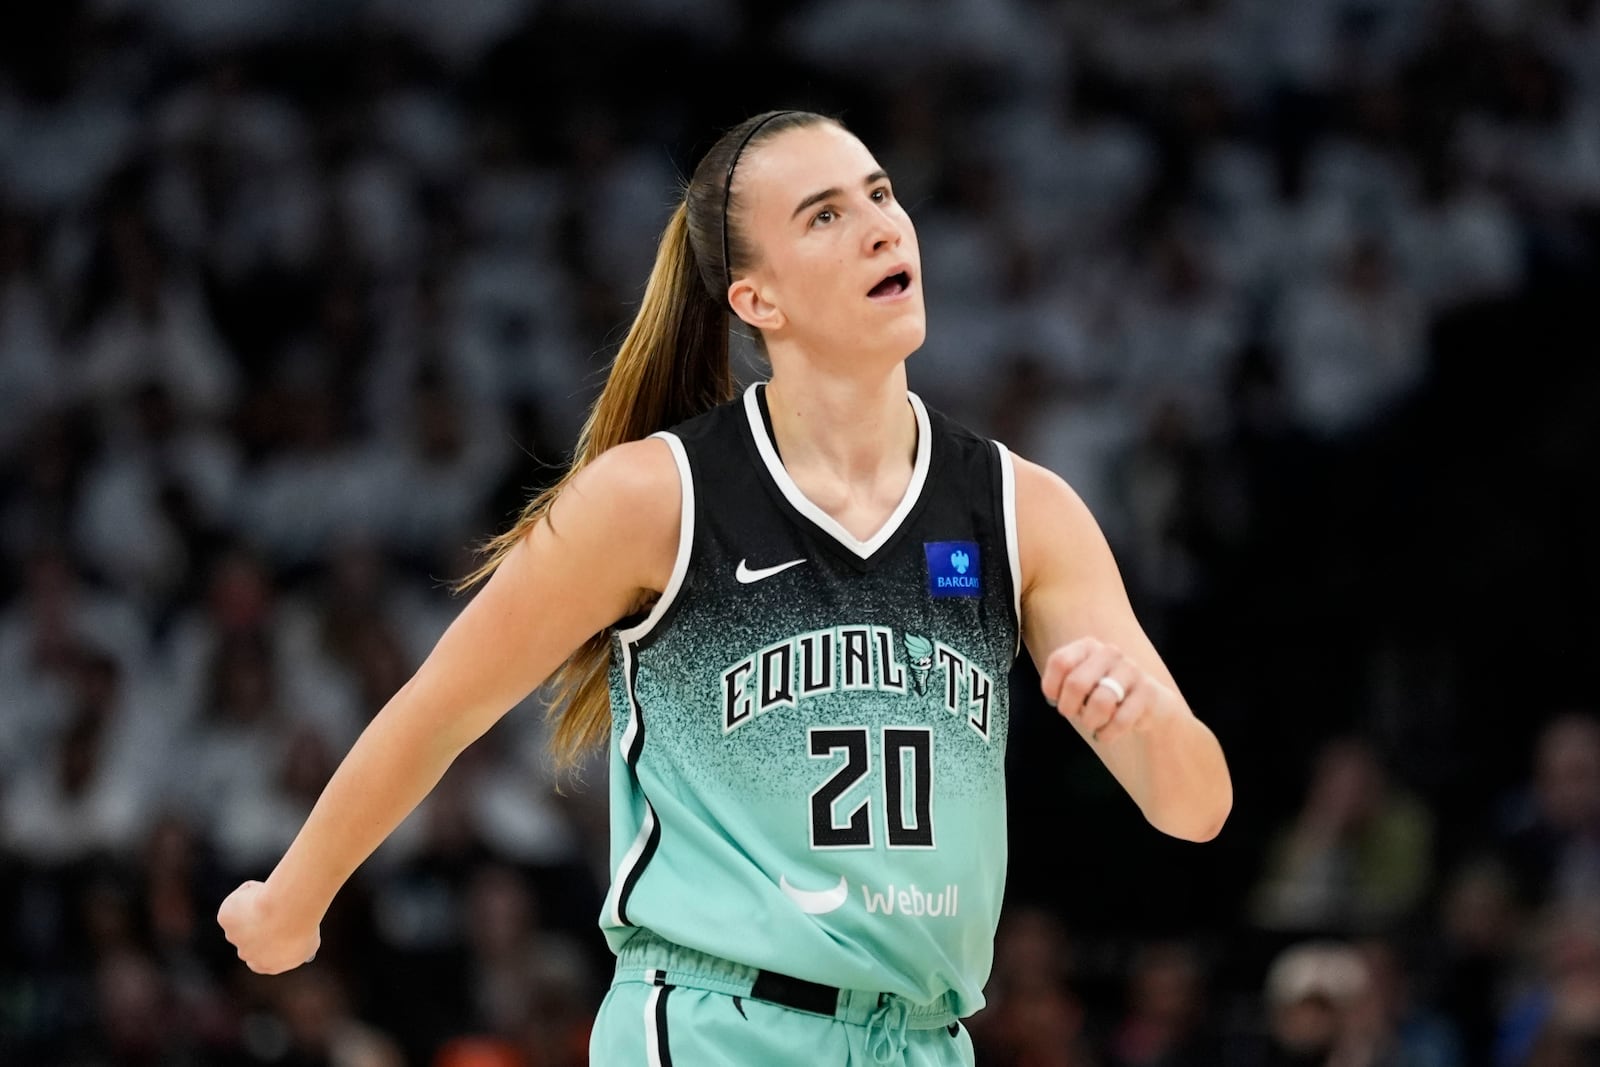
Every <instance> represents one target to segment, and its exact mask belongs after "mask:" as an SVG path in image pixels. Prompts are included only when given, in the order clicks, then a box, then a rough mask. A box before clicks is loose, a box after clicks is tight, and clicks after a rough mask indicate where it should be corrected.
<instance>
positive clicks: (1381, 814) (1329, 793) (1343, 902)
mask: <svg viewBox="0 0 1600 1067" xmlns="http://www.w3.org/2000/svg"><path fill="white" fill-rule="evenodd" d="M1432 849H1433V820H1432V816H1431V815H1430V814H1429V813H1428V811H1427V809H1426V808H1424V807H1423V806H1422V805H1421V804H1420V803H1419V802H1418V800H1417V799H1416V797H1415V796H1413V795H1412V794H1411V793H1409V792H1408V791H1407V790H1405V789H1404V788H1402V787H1400V786H1399V785H1397V784H1395V783H1393V782H1392V781H1391V780H1390V777H1389V774H1388V772H1387V771H1386V770H1385V769H1384V767H1383V765H1382V763H1380V762H1379V759H1378V754H1377V753H1376V752H1375V751H1374V750H1373V748H1372V746H1371V745H1370V744H1368V743H1367V742H1365V741H1362V740H1359V739H1341V740H1335V741H1332V742H1330V743H1329V744H1327V745H1326V746H1325V747H1324V748H1323V749H1322V750H1321V751H1320V752H1319V753H1318V755H1317V759H1316V763H1315V766H1314V767H1313V768H1312V776H1311V780H1310V781H1309V783H1308V784H1307V790H1306V795H1305V799H1304V802H1303V804H1302V806H1301V808H1300V812H1299V814H1298V815H1297V816H1296V817H1295V819H1294V820H1293V822H1291V823H1289V824H1288V825H1286V826H1282V827H1280V829H1279V830H1278V831H1277V833H1276V834H1275V835H1274V838H1273V842H1272V846H1271V849H1270V851H1269V853H1268V859H1267V865H1266V868H1265V869H1264V871H1263V872H1262V875H1261V878H1260V880H1259V882H1258V883H1257V885H1256V888H1255V892H1254V896H1253V903H1252V914H1253V915H1254V917H1255V920H1256V922H1258V923H1260V924H1261V925H1263V926H1267V927H1271V928H1276V929H1288V930H1304V931H1316V930H1342V931H1347V932H1356V931H1366V930H1372V929H1378V928H1386V927H1388V926H1390V925H1391V924H1393V923H1395V922H1397V921H1400V920H1403V919H1406V918H1408V917H1410V916H1411V914H1412V913H1413V909H1415V908H1416V907H1417V905H1418V904H1419V903H1420V902H1421V901H1422V899H1423V894H1424V893H1425V892H1426V891H1427V890H1428V889H1429V886H1430V881H1431V879H1432V875H1433V855H1432Z"/></svg>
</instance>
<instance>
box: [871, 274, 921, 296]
mask: <svg viewBox="0 0 1600 1067" xmlns="http://www.w3.org/2000/svg"><path fill="white" fill-rule="evenodd" d="M909 288H911V274H910V272H909V271H903V270H902V271H897V272H895V273H894V274H891V275H889V276H888V277H887V278H885V279H883V281H881V282H879V283H878V284H877V285H874V286H873V287H872V289H871V290H870V291H868V293H867V296H868V297H869V298H871V299H873V300H884V299H888V298H890V297H896V296H899V295H900V294H901V293H904V292H905V291H906V290H907V289H909Z"/></svg>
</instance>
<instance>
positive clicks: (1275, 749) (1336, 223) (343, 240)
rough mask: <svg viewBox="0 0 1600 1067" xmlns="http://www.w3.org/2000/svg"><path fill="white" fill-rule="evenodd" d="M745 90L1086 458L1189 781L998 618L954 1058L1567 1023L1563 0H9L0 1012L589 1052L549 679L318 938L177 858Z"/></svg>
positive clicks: (1589, 1051) (461, 491)
mask: <svg viewBox="0 0 1600 1067" xmlns="http://www.w3.org/2000/svg"><path fill="white" fill-rule="evenodd" d="M771 107H806V108H813V109H819V110H828V111H832V112H835V113H838V114H839V115H840V116H841V117H843V118H844V120H845V121H846V122H847V123H848V124H849V125H850V126H851V127H852V128H853V129H854V130H855V131H856V132H857V133H858V134H859V135H860V136H861V137H862V138H863V139H864V140H865V142H866V143H867V145H868V146H869V147H870V148H871V149H872V150H873V151H874V152H875V153H876V155H877V156H878V158H879V159H880V161H882V162H883V163H884V165H885V166H886V167H887V169H888V171H889V173H890V174H891V176H892V177H893V179H894V181H895V183H896V187H897V194H898V196H899V197H900V199H901V200H902V201H903V202H904V203H905V204H906V206H907V207H908V209H909V210H910V213H911V216H912V218H913V220H914V222H915V223H916V225H917V232H918V235H919V238H920V242H921V247H922V256H923V268H924V277H925V282H926V290H927V301H928V321H929V329H928V341H927V344H926V346H925V347H924V348H923V349H922V350H921V351H920V352H918V353H917V354H916V355H915V356H914V357H913V358H912V359H911V361H910V364H909V373H910V380H911V386H912V388H913V389H914V390H916V391H917V392H918V393H919V394H920V395H922V396H923V397H924V399H926V400H927V401H928V402H929V403H930V404H931V405H933V406H935V407H938V408H941V409H943V410H944V411H946V412H947V413H948V414H950V415H952V416H954V417H956V418H958V419H960V420H962V421H965V422H966V423H968V424H969V425H970V426H972V427H973V428H974V429H976V430H978V431H980V432H982V433H985V434H987V435H991V436H995V437H998V438H1000V439H1001V440H1003V441H1005V442H1007V443H1008V444H1009V445H1010V446H1011V447H1012V448H1014V449H1015V450H1016V451H1018V452H1019V453H1021V454H1022V455H1024V456H1027V457H1029V458H1031V459H1034V460H1036V461H1038V462H1041V463H1043V464H1045V465H1047V466H1049V467H1051V468H1053V469H1055V470H1056V471H1058V472H1059V473H1060V474H1062V475H1063V476H1064V477H1066V478H1067V479H1068V480H1069V481H1070V482H1071V483H1072V484H1073V485H1074V486H1075V487H1076V488H1077V490H1078V491H1079V492H1080V493H1081V494H1082V496H1083V497H1084V498H1085V500H1087V501H1088V502H1089V504H1090V506H1091V507H1092V508H1093V510H1094V512H1095V514H1096V515H1097V516H1098V518H1099V520H1100V522H1101V523H1102V526H1103V527H1104V529H1105V531H1106V533H1107V536H1108V537H1109V539H1110V541H1111V543H1112V545H1113V547H1114V549H1115V550H1116V552H1117V555H1118V559H1119V562H1120V565H1121V567H1122V570H1123V575H1124V578H1125V580H1126V582H1127V584H1128V586H1129V589H1130V592H1131V594H1132V596H1133V599H1134V603H1135V606H1136V608H1137V609H1138V611H1139V613H1140V617H1141V619H1142V620H1143V621H1144V623H1145V625H1146V627H1147V629H1148V630H1149V631H1150V633H1151V635H1152V637H1153V638H1154V640H1155V642H1156V644H1157V646H1158V647H1159V648H1160V649H1162V651H1163V654H1164V656H1165V657H1166V659H1167V661H1168V663H1169V665H1170V666H1171V667H1172V669H1173V671H1174V673H1175V675H1176V677H1177V678H1178V680H1179V682H1180V684H1181V685H1182V686H1183V688H1184V691H1185V694H1186V695H1187V697H1188V698H1189V701H1190V703H1191V704H1192V705H1193V707H1194V708H1195V709H1196V712H1197V713H1198V714H1199V715H1200V717H1201V718H1203V719H1204V720H1205V721H1206V722H1207V723H1209V724H1210V725H1211V727H1212V728H1213V730H1214V731H1215V732H1216V733H1217V735H1218V737H1219V738H1220V739H1221V741H1222V745H1223V748H1224V750H1225V751H1226V753H1227V755H1228V758H1229V762H1230V765H1231V768H1232V772H1233V776H1234V782H1235V788H1236V796H1235V805H1234V810H1233V814H1232V817H1231V819H1230V820H1229V822H1228V824H1227V826H1226V828H1225V829H1224V831H1223V833H1222V835H1221V836H1220V837H1219V838H1218V839H1216V840H1215V841H1213V842H1210V843H1208V844H1205V845H1192V844H1185V843H1181V842H1178V841H1176V840H1173V839H1168V838H1164V837H1162V836H1161V835H1160V834H1159V833H1157V832H1156V831H1155V830H1153V829H1151V828H1150V827H1149V826H1148V825H1146V824H1145V823H1144V821H1143V820H1142V818H1141V817H1140V815H1139V813H1138V811H1137V810H1136V809H1135V808H1134V806H1133V805H1132V803H1131V802H1130V801H1129V800H1128V798H1127V797H1126V795H1125V794H1123V793H1122V791H1121V790H1120V788H1119V787H1118V786H1117V785H1116V784H1115V782H1114V781H1113V780H1112V779H1111V777H1110V775H1109V774H1107V773H1106V772H1105V770H1104V769H1103V768H1102V767H1101V766H1100V764H1099V763H1098V761H1097V760H1096V759H1095V758H1094V756H1093V755H1092V753H1090V752H1089V751H1088V749H1087V747H1086V746H1084V745H1083V744H1082V743H1081V742H1079V741H1078V740H1077V739H1076V736H1075V735H1074V734H1073V732H1072V730H1071V728H1070V727H1069V726H1068V725H1067V724H1066V723H1064V722H1063V721H1061V719H1060V718H1059V716H1057V715H1056V714H1055V713H1054V712H1053V711H1052V709H1050V708H1049V707H1047V706H1045V705H1044V704H1043V703H1042V701H1041V700H1040V699H1038V691H1037V678H1036V677H1035V676H1034V675H1033V673H1032V668H1031V666H1028V665H1026V664H1025V663H1024V665H1022V666H1020V667H1019V668H1018V670H1017V673H1016V675H1015V677H1014V678H1013V679H1012V682H1013V688H1014V692H1015V694H1016V695H1015V703H1014V712H1013V715H1014V718H1013V726H1012V731H1013V733H1012V737H1011V746H1010V753H1009V757H1008V760H1009V774H1010V786H1009V788H1010V798H1009V801H1010V820H1011V863H1010V873H1009V882H1008V886H1007V898H1006V908H1005V914H1004V917H1003V925H1002V928H1001V931H1000V936H999V941H998V944H997V954H996V960H995V967H994V971H993V975H992V977H991V979H990V982H989V986H988V999H989V1006H988V1007H987V1008H986V1009H985V1010H984V1011H983V1012H981V1013H980V1014H978V1015H977V1016H975V1017H973V1018H972V1019H970V1020H969V1023H970V1027H971V1031H972V1033H973V1036H974V1040H975V1042H976V1043H977V1046H978V1049H979V1062H980V1063H982V1064H984V1065H994V1067H1272V1065H1299V1067H1310V1065H1316V1067H1574V1065H1576V1067H1592V1065H1594V1064H1597V1063H1600V718H1597V707H1600V698H1597V681H1596V674H1597V672H1596V665H1597V660H1600V656H1597V650H1600V611H1597V602H1600V550H1597V548H1600V516H1597V507H1596V498H1597V490H1600V464H1597V460H1600V448H1597V445H1600V440H1597V439H1600V417H1597V416H1600V358H1597V357H1600V331H1597V329H1596V316H1597V311H1596V308H1597V306H1600V303H1597V301H1600V269H1597V268H1600V3H1595V2H1593V0H1522V2H1519V0H1295V2H1293V3H1279V2H1274V0H1166V2H1144V3H1141V2H1127V3H1109V2H1091V0H1081V2H1065V0H1057V2H1047V0H880V2H872V3H864V2H852V0H816V2H810V0H764V2H760V3H756V2H750V3H745V4H739V3H736V2H734V0H609V2H607V3H604V4H601V3H593V2H588V0H226V2H217V0H56V2H48V3H11V4H6V5H4V6H3V7H0V575H3V577H0V1063H4V1064H6V1065H8V1067H9V1065H16V1067H56V1065H60V1067H91V1065H94V1067H98V1065H111V1064H118V1065H121V1064H127V1065H138V1067H158V1065H160V1067H166V1065H183V1067H188V1065H210V1064H217V1065H257V1064H263V1065H264V1064H283V1065H289V1064H293V1065H297V1067H299V1065H330V1067H391V1065H399V1064H407V1065H412V1067H571V1065H575V1064H581V1063H584V1062H585V1061H586V1056H587V1037H588V1031H589V1025H590V1021H591V1020H592V1018H593V1012H594V1010H595V1007H596V1006H597V1004H598V1003H599V1000H600V997H601V995H602V994H603V991H604V988H605V984H606V982H607V981H608V977H609V974H608V962H609V956H608V955H607V954H606V951H605V947H604V943H603V941H602V939H601V937H600V934H599V932H598V930H597V929H596V927H595V920H596V917H597V914H598V910H599V904H600V899H601V895H602V893H603V890H604V885H605V881H606V878H607V870H606V855H607V853H606V847H607V841H606V826H605V817H604V806H605V797H606V793H605V785H606V783H605V768H604V765H603V762H602V761H596V763H595V764H594V765H593V766H591V767H589V768H587V769H586V770H585V771H584V772H583V773H582V775H581V776H580V780H578V781H576V782H563V781H562V780H560V779H557V778H556V777H555V776H554V775H553V773H552V771H551V768H550V766H549V764H548V762H547V761H546V759H545V758H544V756H543V753H542V748H541V746H542V743H543V732H544V726H543V723H542V716H541V707H542V705H541V704H540V702H539V700H538V699H536V698H530V699H529V700H528V701H527V702H526V704H525V706H522V707H519V708H518V709H516V710H515V711H513V712H512V713H511V714H510V715H509V716H507V718H506V719H505V720H504V721H503V722H502V723H501V724H500V725H499V726H497V727H496V728H495V729H494V730H493V731H491V733H490V734H489V735H488V736H487V737H485V738H484V739H483V740H482V741H481V742H480V743H478V744H477V745H475V746H473V747H472V748H470V749H469V750H468V751H467V753H466V754H465V755H464V756H463V757H462V758H461V759H460V760H459V761H458V762H457V764H456V765H455V766H454V767H453V768H452V770H451V771H450V773H449V774H448V776H447V777H446V779H445V781H444V782H443V783H442V784H441V786H440V787H439V788H438V789H437V790H436V791H435V792H434V793H433V794H432V795H431V796H430V798H429V799H428V800H427V801H426V802H425V803H424V804H423V806H422V807H421V808H419V809H418V811H417V812H416V813H415V815H414V816H413V817H412V818H411V819H410V820H408V821H407V822H406V823H405V824H404V826H403V827H402V828H401V830H400V831H398V832H397V833H396V834H395V835H394V836H393V838H391V840H389V841H388V842H387V843H386V844H385V845H384V847H383V848H382V849H381V850H380V851H379V852H378V853H377V854H376V855H375V856H374V857H373V858H372V860H371V861H369V862H368V863H367V864H366V865H364V866H363V867H362V869H361V870H360V871H359V872H358V873H357V875H356V877H355V878H354V879H353V880H352V881H351V883H350V884H349V885H348V886H347V887H346V889H345V891H344V892H343V893H342V894H341V896H340V897H339V898H338V899H337V901H336V902H335V905H334V907H333V910H332V911H331V912H330V913H329V914H328V916H327V920H326V922H325V924H324V928H323V937H324V942H323V948H322V950H321V952H320V953H319V954H318V957H317V959H316V961H315V962H314V963H313V964H312V965H310V966H308V967H303V968H300V969H299V970H296V971H294V972H292V973H290V974H289V975H286V976H282V977H278V978H271V979H264V978H260V977H258V976H255V975H253V974H251V973H250V972H249V971H248V970H246V969H245V968H244V967H243V965H242V964H240V963H239V962H238V961H237V960H236V959H235V958H234V956H233V952H232V949H231V946H229V945H228V944H227V943H226V942H225V941H224V939H223V937H222V935H221V932H220V930H219V929H218V927H217V925H216V922H215V915H216V909H217V906H218V904H219V903H220V901H221V899H222V897H223V896H224V895H225V894H226V893H227V891H228V890H229V889H231V888H232V887H233V886H234V885H235V884H237V883H238V881H239V880H241V879H244V878H260V877H264V876H265V875H266V874H267V873H268V872H269V871H270V870H271V866H272V864H273V863H274V862H275V861H276V859H277V857H278V856H279V855H281V853H282V850H283V848H284V847H285V846H286V845H287V844H288V842H289V840H290V838H291V837H292V835H293V834H294V832H295V831H296V829H297V828H298V827H299V825H300V822H301V820H302V819H303V817H304V816H305V814H306V812H307V811H308V810H309V807H310V805H311V803H312V802H313V800H314V799H315V798H316V796H317V795H318V793H319V791H320V789H321V787H322V785H323V784H324V782H325V781H326V780H327V777H328V775H329V773H330V771H331V769H332V768H333V766H334V765H335V764H336V763H337V762H338V760H339V758H340V757H341V756H342V754H343V753H344V751H345V750H346V749H347V748H348V746H349V745H350V743H351V741H352V740H353V738H354V737H355V736H356V734H357V733H358V732H359V730H360V729H361V727H362V725H363V724H364V723H365V722H366V721H367V719H368V718H370V716H372V715H373V714H374V713H375V712H376V711H377V710H378V709H379V708H380V707H381V706H382V705H383V703H384V702H385V701H386V700H387V699H388V698H389V696H390V695H392V694H393V693H394V692H395V691H396V689H397V688H398V687H399V686H400V685H401V684H402V683H403V682H405V680H406V679H407V678H408V677H409V675H410V673H411V671H412V670H414V669H415V667H416V666H417V665H418V664H419V663H420V662H421V660H422V658H423V656H424V655H425V654H426V653H427V651H428V650H429V649H430V648H431V647H432V643H433V641H434V640H435V639H436V638H437V637H438V635H439V634H440V633H441V632H442V630H443V628H444V627H445V625H446V624H447V623H448V621H449V620H450V619H451V618H452V617H453V616H454V614H455V613H456V612H457V611H459V610H460V607H461V600H460V599H459V598H457V597H453V596H452V595H451V594H450V593H449V591H448V588H447V585H448V582H449V581H450V580H452V579H454V578H457V577H459V576H461V575H463V574H465V573H466V572H467V570H468V569H469V568H470V565H471V561H472V558H473V556H472V553H473V549H474V546H475V545H476V544H477V543H478V542H479V541H481V540H482V539H483V538H485V537H487V536H488V535H489V534H491V533H493V532H495V531H497V530H500V529H503V528H504V527H505V525H506V524H507V523H508V522H509V520H510V518H511V517H512V515H513V514H514V513H515V511H516V510H517V508H518V507H519V505H520V504H521V502H522V501H524V500H525V499H526V498H527V496H528V495H529V493H530V492H531V491H532V490H534V489H536V488H537V487H539V486H541V485H545V484H548V482H549V480H550V479H551V478H552V477H553V476H554V475H555V474H556V473H557V472H558V471H559V469H560V467H561V464H562V463H563V461H564V459H565V457H566V455H567V453H568V450H569V449H570V447H571V444H572V442H573V440H574V436H575V433H576V430H577V427H578V425H579V422H580V420H581V418H582V416H583V413H584V411H585V409H586V405H587V404H588V402H589V400H590V398H592V397H593V395H594V394H595V391H596V390H597V388H598V385H599V382H600V380H601V376H602V375H603V373H604V370H605V368H606V366H607V360H608V358H609V356H610V354H611V353H612V352H613V351H614V349H615V346H616V344H617V343H618V342H619V341H620V338H621V335H622V331H623V329H624V327H625V326H626V324H627V322H628V321H629V320H630V318H631V315H632V312H633V309H634V307H635V304H636V302H637V300H638V297H639V295H640V293H641V292H642V287H643V283H644V279H645V277H646V275H647V274H648V270H649V266H650V262H651V260H652V257H653V254H654V248H655V241H656V237H657V234H658V233H659V231H660V228H661V226H662V225H663V224H664V222H665V220H666V217H667V213H668V210H669V207H670V204H671V202H672V200H673V197H674V195H675V191H676V181H677V179H678V177H679V175H681V174H685V173H687V170H688V169H689V168H690V167H691V166H692V165H693V163H694V161H695V160H696V159H697V158H698V156H699V154H700V153H701V152H703V151H704V150H705V149H706V148H708V147H709V146H710V143H711V142H712V141H713V140H714V139H715V137H716V135H717V134H718V133H719V132H720V131H721V130H722V129H724V128H726V127H728V126H731V125H733V124H734V123H736V122H738V121H740V120H741V119H743V118H744V117H746V116H747V115H750V114H754V113H756V112H759V111H763V110H766V109H768V108H771ZM743 366H744V373H745V374H746V375H747V376H748V374H751V373H759V371H758V370H757V369H755V368H754V367H752V366H751V365H750V364H749V363H748V361H747V362H745V363H744V364H743ZM558 786H559V787H561V791H560V792H558V791H557V787H558ZM689 1067H693V1065H689Z"/></svg>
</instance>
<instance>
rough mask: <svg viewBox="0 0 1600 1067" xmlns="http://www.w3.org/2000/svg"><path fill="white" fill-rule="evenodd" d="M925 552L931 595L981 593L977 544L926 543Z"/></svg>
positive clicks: (923, 546)
mask: <svg viewBox="0 0 1600 1067" xmlns="http://www.w3.org/2000/svg"><path fill="white" fill-rule="evenodd" d="M922 550H923V551H924V552H925V553H927V556H928V595H930V596H977V595H978V594H979V592H980V589H979V586H978V574H979V568H978V543H977V542H976V541H925V542H923V545H922Z"/></svg>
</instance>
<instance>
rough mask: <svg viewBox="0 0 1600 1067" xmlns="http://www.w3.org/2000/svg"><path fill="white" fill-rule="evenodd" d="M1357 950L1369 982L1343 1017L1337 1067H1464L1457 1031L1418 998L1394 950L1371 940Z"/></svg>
mask: <svg viewBox="0 0 1600 1067" xmlns="http://www.w3.org/2000/svg"><path fill="white" fill-rule="evenodd" d="M1356 950H1357V951H1358V952H1359V953H1360V956H1361V959H1362V962H1363V963H1364V964H1365V966H1366V973H1367V984H1366V986H1365V988H1364V989H1363V990H1362V991H1361V992H1360V993H1359V994H1358V995H1357V996H1356V998H1355V1000H1354V1002H1353V1003H1352V1004H1351V1006H1350V1010H1349V1014H1348V1015H1347V1016H1346V1019H1345V1023H1344V1027H1343V1030H1342V1033H1341V1036H1340V1041H1339V1052H1338V1054H1337V1055H1336V1056H1335V1058H1334V1063H1335V1064H1336V1065H1337V1067H1463V1064H1464V1062H1465V1061H1464V1060H1463V1058H1462V1051H1461V1039H1460V1037H1459V1036H1458V1035H1457V1033H1456V1030H1455V1027H1454V1026H1452V1025H1451V1024H1450V1023H1449V1022H1448V1021H1447V1020H1445V1019H1444V1018H1442V1017H1441V1016H1440V1015H1438V1014H1437V1013H1435V1012H1434V1011H1433V1010H1432V1009H1431V1008H1429V1007H1427V1006H1426V1005H1424V1004H1422V1003H1421V1002H1420V1001H1419V1000H1418V997H1417V990H1416V988H1415V986H1414V984H1413V982H1412V976H1411V974H1410V972H1409V970H1408V968H1407V965H1406V961H1405V960H1404V958H1403V957H1402V956H1401V953H1400V950H1399V949H1398V948H1397V946H1396V945H1395V944H1393V943H1392V942H1390V941H1386V940H1384V939H1381V938H1370V939H1367V940H1364V941H1362V942H1360V943H1358V944H1357V945H1356Z"/></svg>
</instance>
